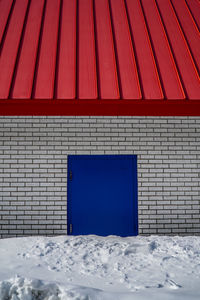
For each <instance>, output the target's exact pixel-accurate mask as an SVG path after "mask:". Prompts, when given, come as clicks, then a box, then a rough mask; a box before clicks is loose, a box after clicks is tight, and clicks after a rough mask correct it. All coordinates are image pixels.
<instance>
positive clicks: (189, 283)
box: [0, 235, 200, 300]
mask: <svg viewBox="0 0 200 300" xmlns="http://www.w3.org/2000/svg"><path fill="white" fill-rule="evenodd" d="M19 299H20V300H36V299H38V300H68V299H76V300H93V299H94V300H100V299H103V300H104V299H105V300H107V299H109V300H130V299H136V300H137V299H141V300H144V299H160V300H165V299H167V300H168V299H169V300H171V299H180V300H186V299H188V300H192V299H198V300H199V299H200V237H169V236H150V237H142V236H137V237H128V238H120V237H116V236H110V237H106V238H105V237H99V236H94V235H90V236H60V237H29V238H12V239H3V240H0V300H19Z"/></svg>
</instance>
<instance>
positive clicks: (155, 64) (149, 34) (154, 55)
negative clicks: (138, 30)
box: [138, 0, 167, 99]
mask: <svg viewBox="0 0 200 300" xmlns="http://www.w3.org/2000/svg"><path fill="white" fill-rule="evenodd" d="M138 2H139V5H140V7H141V11H142V19H143V21H144V27H145V30H146V33H147V40H148V43H149V47H150V52H151V55H152V59H153V63H154V67H155V72H156V75H157V78H158V82H159V86H160V92H161V95H162V96H163V97H164V99H166V98H167V97H166V92H165V88H164V84H163V80H162V76H161V73H160V68H159V64H158V60H157V56H156V52H155V49H154V45H153V41H152V38H151V33H150V30H149V25H148V22H147V18H146V15H145V12H144V7H143V4H142V2H141V0H138Z"/></svg>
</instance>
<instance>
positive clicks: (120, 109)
mask: <svg viewBox="0 0 200 300" xmlns="http://www.w3.org/2000/svg"><path fill="white" fill-rule="evenodd" d="M19 102H20V105H19ZM0 107H1V110H0V115H8V116H17V115H19V116H29V115H30V116H31V115H35V116H42V115H44V116H54V115H55V116H59V115H60V116H74V115H77V116H87V115H91V116H92V115H93V116H115V115H116V116H200V113H199V112H200V100H198V101H188V100H169V101H166V100H164V101H163V100H155V99H154V100H142V101H140V100H134V101H130V100H118V101H115V100H110V99H106V100H105V99H104V100H86V99H84V100H81V101H79V100H77V99H75V100H74V101H71V100H54V99H53V100H49V99H46V100H45V99H42V100H39V99H37V100H31V101H30V100H20V99H18V100H17V99H15V100H12V99H11V100H7V101H5V100H0Z"/></svg>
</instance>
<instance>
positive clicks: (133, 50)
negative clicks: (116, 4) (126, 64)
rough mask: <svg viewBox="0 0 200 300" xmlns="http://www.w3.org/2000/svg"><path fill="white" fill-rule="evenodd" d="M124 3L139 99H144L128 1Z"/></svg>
mask: <svg viewBox="0 0 200 300" xmlns="http://www.w3.org/2000/svg"><path fill="white" fill-rule="evenodd" d="M122 2H123V8H124V13H125V16H126V18H125V22H126V23H127V29H128V37H129V40H130V45H131V53H132V61H133V65H134V68H135V74H136V81H137V87H138V93H139V99H142V96H143V95H142V90H141V84H140V77H139V71H138V62H137V61H136V53H135V49H134V47H133V46H134V43H133V39H132V34H131V27H130V20H129V16H128V12H127V5H126V0H124V1H122Z"/></svg>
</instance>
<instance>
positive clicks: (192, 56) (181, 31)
mask: <svg viewBox="0 0 200 300" xmlns="http://www.w3.org/2000/svg"><path fill="white" fill-rule="evenodd" d="M169 3H170V6H171V8H172V12H173V14H174V17H175V20H176V22H177V24H178V28H179V31H180V33H181V35H182V38H183V41H184V43H185V46H186V49H187V52H188V54H189V56H190V58H191V61H192V64H193V66H194V69H195V71H196V73H197V75H198V78H199V79H200V75H199V68H198V65H197V63H196V60H195V58H194V55H193V53H192V51H191V47H190V43H189V42H188V38H187V35H186V33H185V31H184V29H183V26H182V24H181V21H180V18H179V16H178V14H177V11H176V9H175V7H174V4H173V2H172V0H169Z"/></svg>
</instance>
